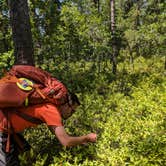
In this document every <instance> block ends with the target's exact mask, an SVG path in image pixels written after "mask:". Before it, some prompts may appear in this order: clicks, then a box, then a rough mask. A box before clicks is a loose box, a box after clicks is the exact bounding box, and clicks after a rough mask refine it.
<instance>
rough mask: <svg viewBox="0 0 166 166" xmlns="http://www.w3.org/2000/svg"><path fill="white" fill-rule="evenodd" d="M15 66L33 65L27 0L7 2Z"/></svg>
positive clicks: (10, 0)
mask: <svg viewBox="0 0 166 166" xmlns="http://www.w3.org/2000/svg"><path fill="white" fill-rule="evenodd" d="M9 8H10V20H11V26H12V35H13V41H14V56H15V64H16V65H18V64H22V65H34V59H33V58H34V57H33V56H34V50H33V42H32V33H31V26H30V18H29V9H28V3H27V0H9Z"/></svg>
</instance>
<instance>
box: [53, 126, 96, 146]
mask: <svg viewBox="0 0 166 166" xmlns="http://www.w3.org/2000/svg"><path fill="white" fill-rule="evenodd" d="M50 129H51V131H52V132H53V133H54V134H55V135H56V137H57V138H58V140H59V142H60V143H61V144H62V145H63V146H65V147H70V146H75V145H80V144H86V143H88V142H96V139H97V135H96V134H95V133H90V134H87V135H83V136H79V137H73V136H69V135H68V134H67V133H66V131H65V129H64V127H63V126H60V127H54V126H50Z"/></svg>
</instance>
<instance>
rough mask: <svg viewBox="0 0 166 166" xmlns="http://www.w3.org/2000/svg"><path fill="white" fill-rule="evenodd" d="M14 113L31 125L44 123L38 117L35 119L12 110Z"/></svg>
mask: <svg viewBox="0 0 166 166" xmlns="http://www.w3.org/2000/svg"><path fill="white" fill-rule="evenodd" d="M12 112H14V113H15V114H16V115H18V116H19V117H21V118H23V119H24V120H26V121H29V122H31V123H34V124H41V123H43V121H42V120H40V119H38V118H36V117H33V116H31V115H28V114H25V113H23V112H21V111H17V110H12Z"/></svg>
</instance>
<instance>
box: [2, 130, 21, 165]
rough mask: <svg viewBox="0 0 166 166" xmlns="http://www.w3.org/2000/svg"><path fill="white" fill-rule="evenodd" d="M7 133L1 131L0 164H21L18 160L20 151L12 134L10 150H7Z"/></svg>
mask: <svg viewBox="0 0 166 166" xmlns="http://www.w3.org/2000/svg"><path fill="white" fill-rule="evenodd" d="M6 142H7V134H4V133H2V132H0V166H20V164H19V160H18V155H19V153H18V151H17V150H16V147H15V143H14V141H13V138H12V136H11V140H10V152H9V153H7V152H6V151H5V150H6Z"/></svg>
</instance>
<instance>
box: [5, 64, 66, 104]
mask: <svg viewBox="0 0 166 166" xmlns="http://www.w3.org/2000/svg"><path fill="white" fill-rule="evenodd" d="M8 75H10V76H16V77H17V78H27V79H29V80H31V81H33V82H34V84H35V86H37V87H38V89H39V90H40V92H41V93H42V94H43V95H44V96H45V98H43V97H42V96H41V95H40V93H39V92H38V91H37V90H35V89H34V90H33V91H32V92H31V93H30V94H29V96H28V99H29V103H30V104H39V103H44V102H51V103H53V104H55V105H60V104H64V103H65V102H66V101H67V94H68V90H67V88H66V87H65V85H64V84H63V83H62V82H60V81H59V80H57V79H56V78H54V77H52V76H51V75H50V74H49V73H48V72H46V71H44V70H42V69H40V68H37V67H34V66H26V65H15V66H13V67H12V69H11V70H10V71H9V72H8ZM10 95H15V94H14V93H12V94H10ZM9 102H10V101H9Z"/></svg>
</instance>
